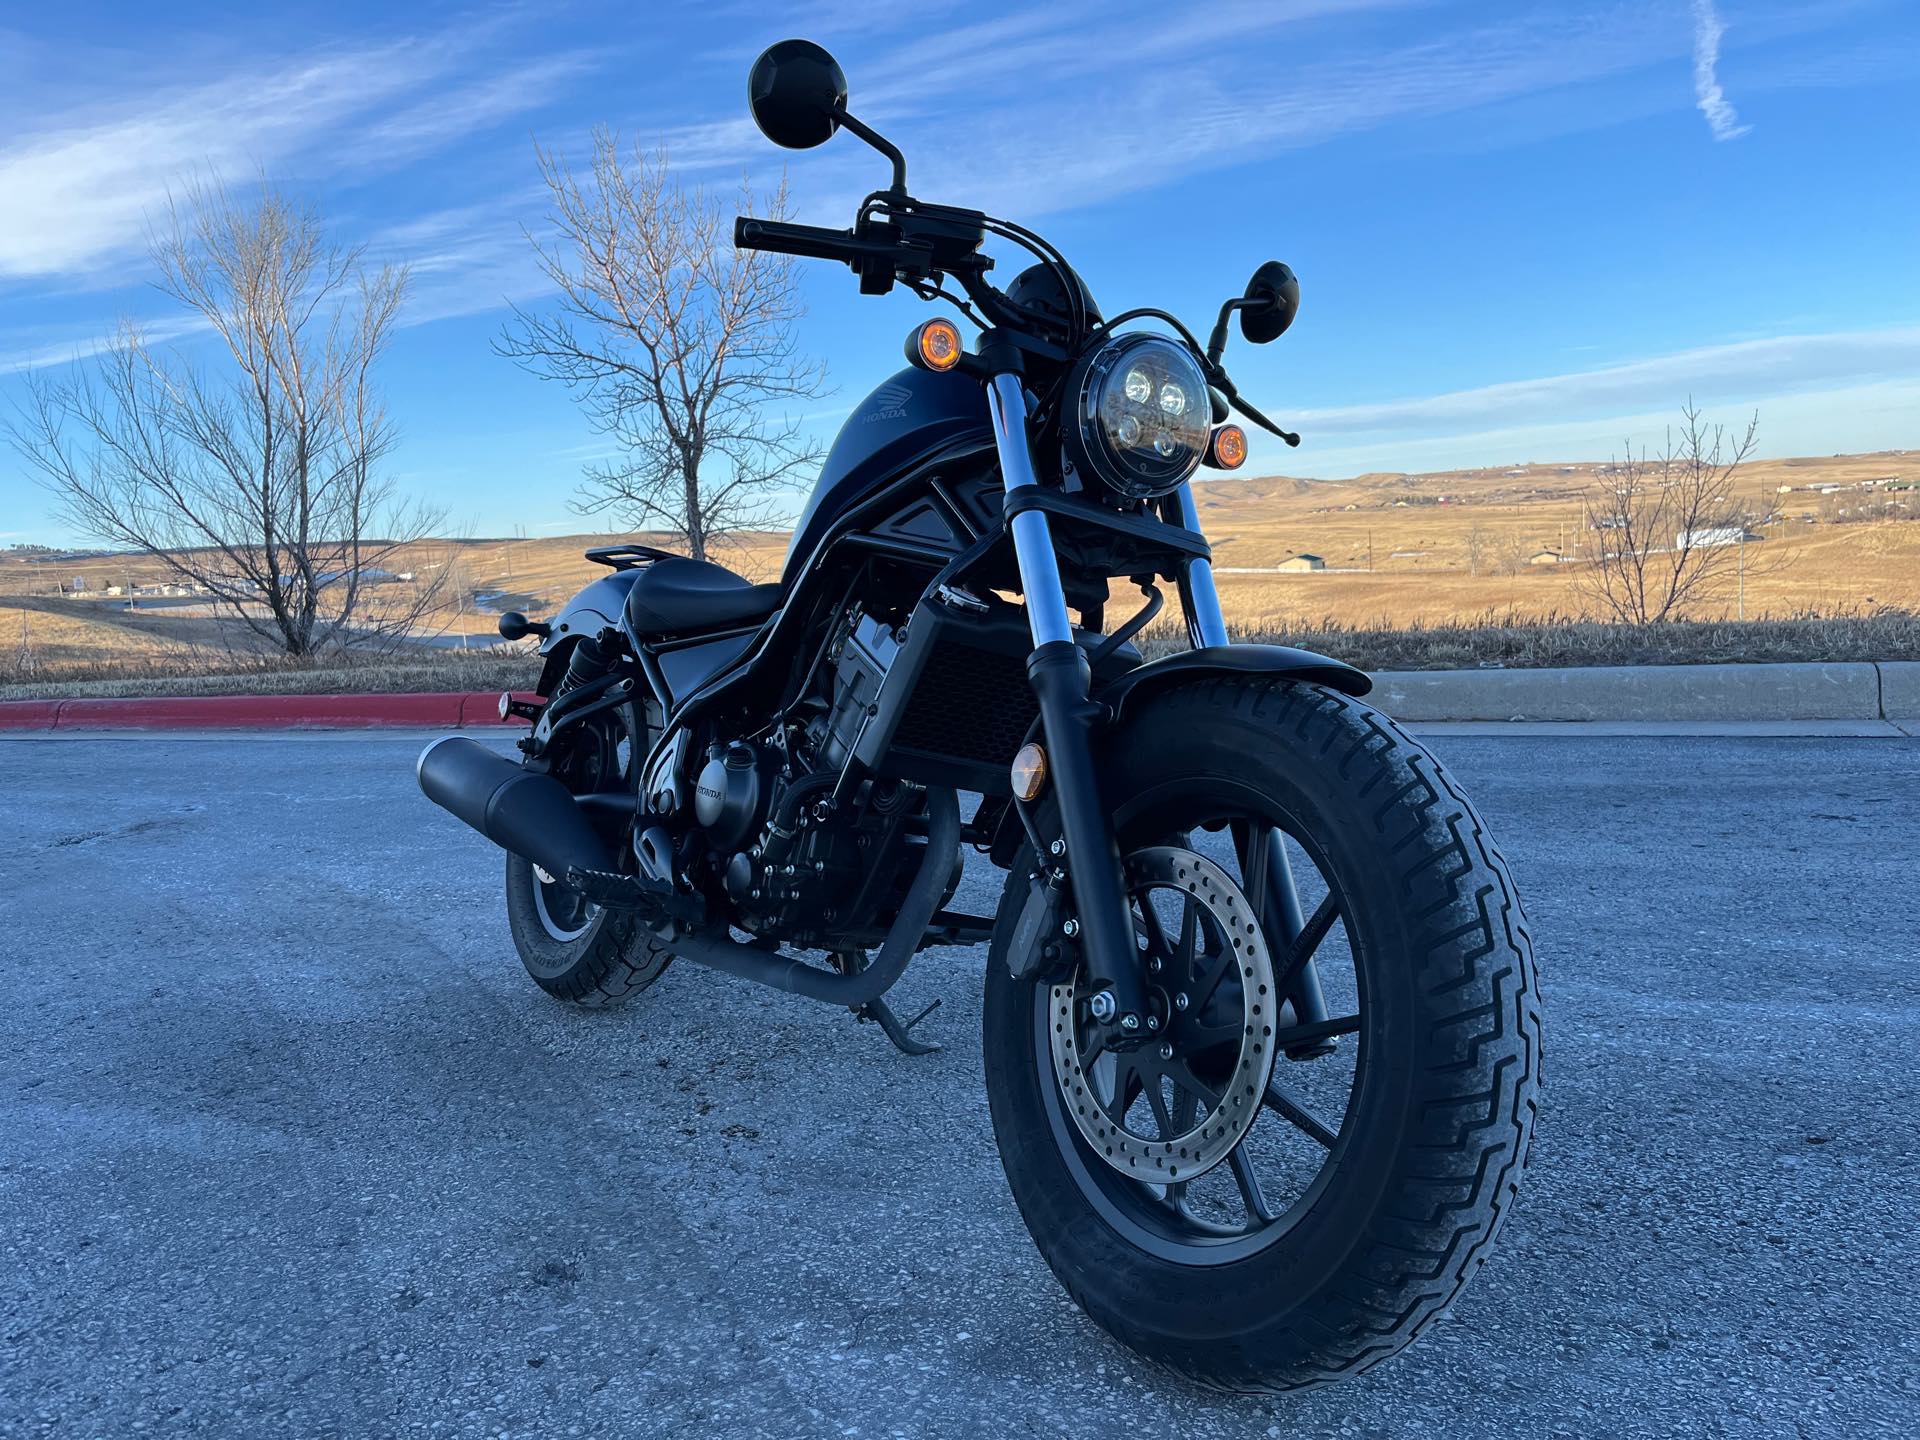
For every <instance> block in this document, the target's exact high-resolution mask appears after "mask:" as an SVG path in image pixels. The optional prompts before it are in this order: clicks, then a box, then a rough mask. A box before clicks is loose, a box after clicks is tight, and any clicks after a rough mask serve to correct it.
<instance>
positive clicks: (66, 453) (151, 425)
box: [7, 184, 440, 656]
mask: <svg viewBox="0 0 1920 1440" xmlns="http://www.w3.org/2000/svg"><path fill="white" fill-rule="evenodd" d="M149 250H150V252H151V254H152V257H153V261H154V264H155V266H156V268H157V269H158V271H159V275H160V278H159V280H158V281H157V282H156V283H157V285H158V288H159V289H160V290H161V292H162V293H164V294H166V295H168V296H170V297H171V298H172V299H174V300H176V301H178V302H179V303H180V304H181V305H183V306H184V307H186V308H187V309H189V310H191V311H193V312H194V313H195V314H196V315H197V316H198V317H199V318H200V320H202V321H203V322H204V323H205V324H206V326H207V327H208V329H209V330H210V331H211V332H212V333H213V335H215V336H216V337H218V340H219V342H220V345H221V348H222V349H223V350H224V354H223V355H222V356H221V357H220V358H219V360H218V361H216V363H215V364H214V365H213V366H212V367H209V368H200V367H197V366H195V365H193V364H192V363H190V362H189V361H188V360H187V359H186V358H185V357H184V356H183V355H181V354H179V353H176V352H167V351H162V350H159V349H157V348H156V347H155V346H154V345H153V344H152V343H151V342H150V341H149V340H148V339H147V337H146V335H145V334H144V333H143V332H142V331H141V330H140V328H139V326H138V325H136V324H135V323H133V322H132V321H124V322H122V324H121V326H120V328H119V330H118V331H117V332H116V334H115V336H114V341H113V344H112V345H111V346H110V347H109V348H108V349H107V350H106V351H104V352H103V353H102V354H101V355H100V356H99V357H98V359H97V360H96V361H95V362H94V363H93V364H92V365H91V366H89V367H87V368H85V369H82V370H80V371H78V372H77V373H75V374H74V375H73V376H72V378H69V379H65V380H54V379H50V378H47V377H45V376H41V375H35V376H31V377H29V380H28V384H27V388H26V399H25V401H24V403H23V404H21V405H19V406H18V407H17V408H16V413H15V415H14V418H13V420H12V421H11V422H10V423H9V425H8V427H7V428H8V433H9V437H10V439H11V440H12V442H13V445H14V448H15V449H16V450H18V451H19V453H20V454H21V456H22V457H23V458H24V459H25V460H26V461H27V463H28V464H29V465H30V466H32V467H33V468H34V469H35V470H36V471H38V472H39V477H40V479H41V481H42V483H43V484H45V485H46V486H47V488H48V489H50V490H51V491H52V492H53V493H54V495H55V496H57V497H58V499H59V501H60V504H61V509H62V514H63V517H64V518H65V519H66V520H67V521H68V523H70V524H71V525H72V526H73V527H74V528H75V529H77V530H79V531H81V532H82V533H84V534H86V535H89V536H91V537H93V538H94V539H96V540H99V541H101V542H103V543H105V544H107V545H111V546H114V547H117V548H122V549H130V550H137V551H140V552H142V553H144V554H146V555H149V556H152V557H153V558H154V559H156V560H158V561H160V562H161V563H162V564H163V565H165V566H166V568H167V569H168V570H169V571H170V572H171V573H172V574H173V575H174V576H175V577H176V578H177V579H179V580H180V581H182V582H184V583H186V584H188V585H190V586H192V587H194V588H195V589H196V590H197V591H198V592H199V593H201V594H204V595H205V596H207V597H208V599H209V600H210V601H211V602H212V603H213V604H214V605H215V606H216V607H217V608H219V609H221V610H223V611H224V612H226V613H227V614H229V615H231V616H233V617H235V618H237V619H238V620H239V622H240V623H241V624H242V625H243V626H244V627H245V628H246V629H247V630H248V631H250V632H251V633H253V634H255V635H257V636H260V637H262V638H264V639H267V640H269V641H270V642H272V643H273V644H274V645H276V646H278V647H279V648H280V649H282V650H284V651H285V652H286V653H287V654H289V655H294V656H309V655H315V654H318V653H320V652H322V651H326V650H330V649H339V648H344V647H347V646H367V645H377V646H384V645H390V644H394V643H397V642H398V641H399V640H400V639H401V638H403V637H405V636H406V635H408V634H410V633H412V632H413V630H414V629H415V628H416V626H417V624H418V622H419V621H420V620H421V618H422V617H423V616H424V615H425V614H426V613H427V612H428V611H430V610H431V609H433V608H435V607H436V605H437V603H438V586H439V582H438V581H437V580H430V581H428V582H426V583H424V584H416V585H412V586H410V587H408V588H407V589H405V591H404V592H401V591H398V590H396V589H392V588H391V587H387V586H385V585H384V583H382V582H385V581H386V580H387V579H388V572H387V570H386V566H387V563H388V562H389V561H392V562H394V563H396V564H397V563H398V557H399V552H400V551H401V549H402V548H403V547H405V546H406V545H409V544H411V543H413V542H414V541H415V540H417V539H419V538H420V537H421V536H423V535H425V534H427V533H430V531H431V530H432V528H433V527H434V526H435V525H437V523H438V521H439V518H440V517H439V516H438V515H437V514H435V513H432V512H428V511H425V510H422V509H419V508H416V507H409V506H406V505H404V504H402V503H400V502H399V500H398V498H397V497H396V495H395V493H394V490H393V487H392V485H391V482H390V481H388V480H387V479H386V478H385V477H384V476H383V475H382V474H381V468H380V467H381V464H382V462H383V461H384V460H385V459H386V457H387V455H388V454H389V453H390V452H391V450H392V448H393V445H394V442H395V438H396V435H395V431H394V427H393V423H392V421H391V420H390V418H389V417H388V415H387V412H386V408H385V406H384V404H383V403H382V401H381V400H380V397H379V393H378V391H377V389H376V388H375V386H374V383H373V371H374V368H375V365H376V362H377V361H378V360H379V358H380V355H381V353H382V352H383V351H384V350H385V348H386V345H387V341H388V339H389V338H390V336H391V334H392V330H393V326H394V322H395V319H396V317H397V315H398V314H399V309H400V302H401V299H402V297H403V295H404V294H405V291H406V284H407V275H406V272H405V271H404V270H399V269H394V268H392V267H384V268H382V269H380V270H378V271H373V272H369V271H368V269H367V268H366V267H365V266H364V264H363V263H362V255H361V252H360V251H359V250H358V249H352V248H344V247H341V246H338V245H334V244H331V243H329V242H328V241H327V239H326V237H325V233H324V231H323V229H322V226H321V223H320V220H319V217H318V216H317V215H316V214H315V213H314V212H313V211H312V210H310V209H308V208H306V207H304V206H301V205H299V204H297V203H295V202H294V201H292V200H291V199H289V198H288V197H286V196H285V195H282V194H281V193H279V192H277V191H275V190H274V189H272V188H271V187H270V186H266V185H264V184H263V186H262V188H261V192H260V194H259V196H258V198H257V199H254V200H252V201H243V200H241V199H240V198H238V197H236V196H235V195H234V194H232V193H230V192H228V191H225V190H222V189H219V188H215V187H210V186H201V187H196V188H194V189H193V190H190V191H189V192H188V193H187V194H186V195H185V196H184V197H182V198H181V199H180V200H178V201H176V202H174V203H172V204H171V205H170V206H169V210H168V215H167V217H166V223H165V225H164V226H163V227H161V228H159V229H156V230H155V231H154V233H153V234H152V235H151V236H150V238H149ZM375 583H382V593H381V594H380V596H379V597H378V599H377V601H376V599H375V597H374V596H373V595H372V593H371V592H370V588H369V587H370V585H372V584H375ZM402 593H404V599H402V598H399V597H400V595H401V594H402Z"/></svg>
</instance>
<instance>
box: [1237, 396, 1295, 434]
mask: <svg viewBox="0 0 1920 1440" xmlns="http://www.w3.org/2000/svg"><path fill="white" fill-rule="evenodd" d="M1227 403H1228V404H1229V405H1231V406H1233V408H1234V409H1236V410H1238V411H1239V412H1240V413H1241V414H1242V415H1244V416H1246V417H1247V419H1249V420H1251V421H1253V423H1254V424H1256V425H1258V426H1259V427H1260V428H1261V429H1262V430H1271V431H1272V432H1273V433H1274V434H1276V435H1278V436H1279V437H1280V438H1281V439H1282V440H1284V441H1286V442H1287V444H1289V445H1293V446H1297V445H1299V443H1300V437H1299V436H1298V435H1296V434H1295V433H1294V432H1293V431H1291V430H1282V429H1281V428H1280V427H1279V426H1278V425H1276V424H1274V423H1273V421H1271V420H1269V419H1268V418H1267V417H1266V416H1264V415H1262V414H1261V413H1260V412H1259V411H1258V410H1256V409H1254V408H1253V406H1251V405H1249V404H1248V403H1247V402H1246V401H1245V400H1242V399H1241V398H1240V397H1239V396H1238V395H1232V394H1230V395H1228V396H1227Z"/></svg>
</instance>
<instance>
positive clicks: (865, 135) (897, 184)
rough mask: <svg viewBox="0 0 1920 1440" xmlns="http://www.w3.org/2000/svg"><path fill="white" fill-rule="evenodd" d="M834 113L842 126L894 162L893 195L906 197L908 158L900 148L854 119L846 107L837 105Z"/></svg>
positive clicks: (876, 131)
mask: <svg viewBox="0 0 1920 1440" xmlns="http://www.w3.org/2000/svg"><path fill="white" fill-rule="evenodd" d="M833 113H834V115H835V116H836V117H837V118H838V119H839V121H840V123H841V124H842V125H844V126H846V128H847V129H849V130H851V131H852V132H853V133H854V134H856V135H858V136H859V137H860V138H861V139H862V140H864V141H866V142H867V144H869V145H871V146H872V147H873V148H874V149H876V150H878V151H879V152H880V153H881V154H882V155H884V156H886V157H887V159H889V160H891V161H892V162H893V193H894V194H896V195H901V196H904V195H905V194H906V193H907V157H906V156H904V155H902V154H901V153H900V147H899V146H897V145H895V144H894V143H893V142H892V141H891V140H889V139H887V137H886V136H884V135H882V134H881V133H880V132H879V131H878V130H875V129H874V128H873V127H872V126H871V125H868V124H866V123H865V122H864V121H860V120H856V119H854V117H853V115H852V113H851V112H850V111H849V110H848V109H847V107H846V106H844V105H835V106H834V107H833Z"/></svg>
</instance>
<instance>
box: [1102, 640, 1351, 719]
mask: <svg viewBox="0 0 1920 1440" xmlns="http://www.w3.org/2000/svg"><path fill="white" fill-rule="evenodd" d="M1208 675H1269V676H1272V677H1273V678H1275V679H1278V680H1309V681H1312V682H1313V683H1314V684H1316V685H1325V686H1327V687H1328V688H1329V689H1332V690H1338V691H1340V692H1341V694H1343V695H1365V694H1366V693H1367V692H1368V691H1369V690H1371V689H1373V681H1371V680H1370V679H1368V678H1367V676H1366V674H1365V673H1364V672H1363V671H1359V670H1356V669H1354V668H1353V666H1351V665H1349V664H1347V663H1346V662H1344V661H1341V660H1334V659H1330V658H1329V657H1327V656H1325V655H1316V654H1314V653H1313V651H1311V650H1300V649H1296V648H1295V647H1294V646H1292V645H1205V646H1202V647H1201V648H1200V649H1198V650H1182V651H1180V652H1179V653H1178V654H1175V655H1166V656H1162V657H1161V658H1160V659H1158V660H1151V661H1149V662H1148V663H1146V664H1145V665H1138V666H1135V667H1134V668H1133V669H1131V670H1129V671H1127V673H1126V674H1124V675H1122V676H1120V678H1119V679H1117V680H1114V681H1112V682H1110V683H1109V684H1107V685H1105V686H1104V687H1102V688H1101V689H1099V690H1097V691H1095V692H1094V697H1093V698H1094V699H1096V700H1098V701H1100V702H1101V703H1102V704H1104V705H1106V706H1108V707H1109V708H1110V709H1111V710H1112V712H1113V716H1114V718H1115V719H1116V720H1118V719H1119V718H1120V717H1121V715H1122V714H1123V713H1124V712H1125V710H1126V707H1127V705H1128V703H1129V702H1131V701H1133V700H1135V699H1137V698H1139V697H1141V696H1143V695H1151V694H1153V693H1155V692H1156V691H1159V690H1164V689H1165V688H1166V687H1167V686H1169V685H1179V684H1183V683H1184V682H1186V681H1188V680H1194V679H1199V678H1201V677H1204V676H1208Z"/></svg>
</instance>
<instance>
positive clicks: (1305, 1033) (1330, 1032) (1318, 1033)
mask: <svg viewBox="0 0 1920 1440" xmlns="http://www.w3.org/2000/svg"><path fill="white" fill-rule="evenodd" d="M1359 1028H1360V1017H1359V1016H1358V1015H1342V1016H1341V1017H1340V1018H1339V1019H1337V1020H1322V1021H1320V1022H1319V1023H1318V1024H1314V1025H1293V1026H1289V1027H1288V1028H1287V1029H1285V1030H1276V1031H1274V1032H1273V1047H1274V1049H1276V1050H1291V1049H1292V1048H1293V1047H1294V1046H1296V1045H1308V1044H1311V1043H1312V1042H1313V1041H1315V1040H1328V1039H1331V1038H1332V1037H1334V1036H1335V1035H1351V1034H1353V1033H1354V1032H1355V1031H1357V1030H1358V1029H1359Z"/></svg>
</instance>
